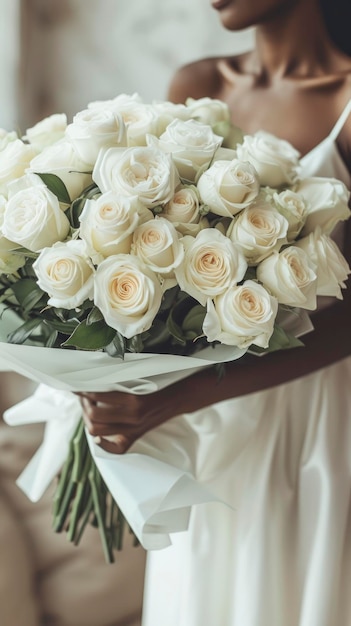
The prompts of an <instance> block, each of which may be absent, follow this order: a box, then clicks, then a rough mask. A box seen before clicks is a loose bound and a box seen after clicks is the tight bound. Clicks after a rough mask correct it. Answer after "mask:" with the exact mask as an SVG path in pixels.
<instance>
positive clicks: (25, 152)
mask: <svg viewBox="0 0 351 626" xmlns="http://www.w3.org/2000/svg"><path fill="white" fill-rule="evenodd" d="M35 154H36V152H35V150H34V149H33V147H32V146H30V145H26V144H25V143H23V141H21V140H20V139H15V140H14V141H10V142H9V143H8V144H7V145H6V147H5V148H4V149H3V150H1V151H0V194H2V195H4V196H7V194H8V188H9V184H10V183H11V181H13V180H14V179H16V178H20V177H21V176H23V175H24V173H25V171H26V169H27V167H28V166H29V163H30V162H31V160H32V159H33V157H34V156H35Z"/></svg>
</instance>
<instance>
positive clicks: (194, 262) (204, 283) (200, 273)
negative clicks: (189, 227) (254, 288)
mask: <svg viewBox="0 0 351 626" xmlns="http://www.w3.org/2000/svg"><path fill="white" fill-rule="evenodd" d="M182 242H183V245H184V249H185V257H184V261H183V263H182V264H181V265H180V266H179V267H178V268H176V270H175V275H176V278H177V281H178V283H179V286H180V288H181V289H182V290H183V291H185V292H186V293H188V294H189V295H190V296H192V297H193V298H195V300H198V302H200V304H202V305H203V306H205V305H206V301H207V298H209V297H210V298H213V297H215V296H217V295H219V294H220V293H223V292H224V291H226V290H227V289H229V288H230V287H231V286H232V285H234V284H235V283H237V282H239V281H240V280H242V278H243V277H244V275H245V272H246V269H247V263H246V261H245V259H244V257H243V255H242V254H241V252H240V251H239V249H238V248H237V247H236V246H235V245H234V244H233V243H232V242H231V241H230V240H229V239H228V237H226V236H225V235H222V233H221V232H219V230H216V229H215V228H205V229H204V230H201V231H200V232H199V234H198V235H197V236H196V237H195V238H194V237H190V236H186V237H183V239H182Z"/></svg>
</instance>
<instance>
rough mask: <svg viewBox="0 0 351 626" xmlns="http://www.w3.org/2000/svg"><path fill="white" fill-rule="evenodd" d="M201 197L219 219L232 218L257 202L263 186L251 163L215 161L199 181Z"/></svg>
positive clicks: (233, 160)
mask: <svg viewBox="0 0 351 626" xmlns="http://www.w3.org/2000/svg"><path fill="white" fill-rule="evenodd" d="M197 187H198V190H199V193H200V197H201V199H202V201H203V202H204V204H205V205H207V206H208V208H209V210H210V211H211V212H212V213H215V214H216V215H221V216H223V217H233V215H236V214H237V213H239V212H240V211H242V210H243V209H244V208H245V207H247V206H249V204H251V203H252V202H254V200H255V199H256V197H257V195H258V193H259V190H260V186H259V181H258V177H257V173H256V171H255V169H254V168H253V167H252V165H250V163H247V162H243V161H238V160H237V159H232V160H231V161H223V160H220V161H215V162H214V163H213V165H211V167H209V168H208V170H206V172H204V173H203V174H202V176H201V177H200V179H199V181H198V185H197Z"/></svg>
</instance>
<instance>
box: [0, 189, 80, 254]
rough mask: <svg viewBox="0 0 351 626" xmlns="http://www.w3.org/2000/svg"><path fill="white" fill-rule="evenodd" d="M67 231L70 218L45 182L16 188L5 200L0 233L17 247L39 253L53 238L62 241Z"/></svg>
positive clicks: (54, 240) (51, 242)
mask: <svg viewBox="0 0 351 626" xmlns="http://www.w3.org/2000/svg"><path fill="white" fill-rule="evenodd" d="M69 230H70V223H69V220H68V218H67V217H66V215H65V214H64V212H63V211H62V210H61V208H60V204H59V201H58V199H57V197H56V196H55V195H54V194H53V193H52V192H51V191H49V189H48V188H47V187H46V186H45V185H42V184H39V185H33V186H31V187H28V188H26V189H22V190H21V191H17V193H15V194H14V195H11V197H10V199H9V200H8V202H7V205H6V208H5V213H4V216H3V224H2V232H3V235H4V236H5V237H7V239H10V241H14V242H15V243H17V244H18V245H19V246H23V247H24V248H27V249H28V250H32V251H33V252H39V251H40V250H42V249H43V248H45V247H47V246H51V245H52V244H53V243H55V242H56V241H63V240H64V239H65V238H66V237H67V235H68V233H69Z"/></svg>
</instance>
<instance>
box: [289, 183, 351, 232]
mask: <svg viewBox="0 0 351 626" xmlns="http://www.w3.org/2000/svg"><path fill="white" fill-rule="evenodd" d="M294 191H295V192H296V193H298V194H301V195H302V196H303V198H304V200H305V201H306V203H307V217H306V221H305V225H304V227H303V229H302V231H301V234H302V235H303V236H305V235H308V234H309V233H311V232H312V231H313V230H314V229H315V228H316V227H317V226H319V227H320V228H321V229H322V231H323V232H324V233H326V234H327V235H330V233H331V232H332V231H333V229H334V227H335V226H336V224H338V222H340V221H343V220H347V219H348V218H349V217H350V215H351V212H350V209H349V206H348V202H349V199H350V192H349V191H348V189H347V187H346V185H344V183H342V182H341V181H340V180H336V179H335V178H321V177H318V176H314V177H311V178H303V179H302V180H300V181H299V182H298V183H297V184H296V185H295V186H294Z"/></svg>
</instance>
